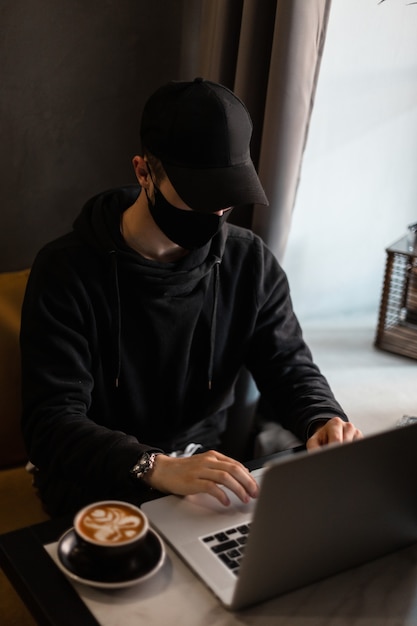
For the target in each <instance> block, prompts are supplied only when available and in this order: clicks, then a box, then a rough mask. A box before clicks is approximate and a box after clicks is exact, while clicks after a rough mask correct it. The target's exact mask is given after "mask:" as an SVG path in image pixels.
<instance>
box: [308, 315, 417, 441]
mask: <svg viewBox="0 0 417 626" xmlns="http://www.w3.org/2000/svg"><path fill="white" fill-rule="evenodd" d="M376 328H377V316H376V315H375V316H371V315H364V316H350V317H342V318H339V319H337V320H334V319H329V320H321V321H320V322H310V323H308V322H305V323H304V324H303V329H304V336H305V338H306V340H307V343H308V344H309V346H310V348H311V350H312V352H313V356H314V359H315V361H316V362H317V363H318V365H319V366H320V368H321V370H322V372H323V374H324V375H325V376H326V377H327V379H328V381H329V383H330V385H331V387H332V389H333V391H334V393H335V395H336V397H337V399H338V400H339V402H340V403H341V405H342V406H343V408H344V410H345V411H346V413H347V414H348V416H349V418H350V420H351V421H352V422H354V423H355V425H356V426H357V427H358V428H360V429H361V430H362V431H363V433H364V434H370V433H372V432H377V431H380V430H385V429H387V428H390V427H392V426H394V425H395V424H396V422H397V421H398V420H399V419H400V418H402V417H403V416H404V415H409V416H417V360H414V359H410V358H407V357H402V356H399V355H396V354H391V353H389V352H384V351H381V350H379V349H377V348H375V347H374V339H375V332H376ZM416 332H417V329H416Z"/></svg>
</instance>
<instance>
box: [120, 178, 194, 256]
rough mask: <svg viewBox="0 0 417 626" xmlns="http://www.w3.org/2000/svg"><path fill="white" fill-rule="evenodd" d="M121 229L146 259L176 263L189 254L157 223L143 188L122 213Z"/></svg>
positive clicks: (128, 242)
mask: <svg viewBox="0 0 417 626" xmlns="http://www.w3.org/2000/svg"><path fill="white" fill-rule="evenodd" d="M120 230H121V233H122V236H123V239H124V240H125V242H126V244H127V245H128V246H129V247H130V248H132V249H133V250H135V252H138V253H139V254H140V255H141V256H143V257H144V258H145V259H149V260H151V261H158V262H159V263H175V261H179V259H182V258H183V257H184V256H186V255H187V254H188V250H185V249H184V248H181V247H180V246H178V245H177V244H175V243H174V242H172V241H171V240H170V239H168V238H167V237H166V236H165V235H164V233H163V232H162V231H161V230H160V229H159V228H158V226H157V225H156V224H155V222H154V220H153V218H152V216H151V214H150V212H149V209H148V203H147V198H146V195H145V193H144V190H143V189H142V191H141V193H140V194H139V196H138V198H137V200H136V202H135V203H134V204H132V205H131V206H130V207H129V208H128V209H126V211H124V212H123V213H122V218H121V221H120Z"/></svg>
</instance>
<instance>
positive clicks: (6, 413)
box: [0, 269, 30, 467]
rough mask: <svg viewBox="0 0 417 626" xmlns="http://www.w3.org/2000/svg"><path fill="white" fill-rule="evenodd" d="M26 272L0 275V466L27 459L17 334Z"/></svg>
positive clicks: (27, 274)
mask: <svg viewBox="0 0 417 626" xmlns="http://www.w3.org/2000/svg"><path fill="white" fill-rule="evenodd" d="M29 272H30V270H29V269H25V270H22V271H19V272H3V273H0V398H1V407H0V467H11V466H13V465H19V464H22V463H25V462H26V460H27V455H26V452H25V447H24V444H23V439H22V435H21V430H20V413H21V398H20V350H19V332H20V316H21V309H22V302H23V296H24V293H25V289H26V283H27V279H28V276H29Z"/></svg>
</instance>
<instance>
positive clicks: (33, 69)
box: [0, 0, 197, 271]
mask: <svg viewBox="0 0 417 626" xmlns="http://www.w3.org/2000/svg"><path fill="white" fill-rule="evenodd" d="M193 7H194V8H196V7H197V3H195V2H193V1H191V2H190V1H189V0H188V2H187V0H183V1H181V0H152V1H151V2H150V1H149V0H38V1H37V2H33V1H32V0H2V3H1V7H0V23H1V36H0V67H1V91H0V107H1V108H0V129H1V146H2V150H1V155H0V181H1V182H0V184H1V187H0V189H1V198H2V202H1V209H0V271H10V270H17V269H21V268H24V267H26V266H29V265H30V264H31V263H32V261H33V258H34V256H35V254H36V252H37V251H38V249H39V248H40V247H41V246H42V245H43V244H44V243H46V242H47V241H49V240H50V239H52V238H54V237H56V236H58V235H60V234H62V233H64V232H66V231H67V230H68V229H69V228H70V226H71V223H72V221H73V219H74V218H75V216H76V215H77V214H78V212H79V210H80V208H81V205H82V204H83V203H84V202H85V201H86V200H87V199H88V198H89V197H91V196H92V195H94V194H95V193H98V192H100V191H102V190H104V189H107V188H110V187H113V186H117V185H122V184H126V183H131V182H135V181H134V178H133V175H132V170H131V157H132V156H133V155H134V154H136V153H137V152H139V150H140V145H139V134H138V129H139V120H140V114H141V110H142V107H143V104H144V101H145V100H146V98H147V97H148V95H149V94H150V93H151V92H152V91H154V89H156V88H157V87H158V86H159V85H160V84H162V83H164V82H166V81H168V80H171V79H179V78H180V79H181V78H189V77H191V76H190V74H192V73H193V69H194V65H193V58H190V56H189V54H185V53H184V50H192V46H190V45H187V37H188V36H189V33H190V32H194V31H195V28H194V26H195V24H194V26H193V24H192V19H191V17H192V16H191V17H190V11H192V10H193ZM196 15H197V14H196ZM184 72H185V73H186V74H188V75H187V76H185V75H184Z"/></svg>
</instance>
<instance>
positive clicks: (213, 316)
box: [208, 261, 220, 391]
mask: <svg viewBox="0 0 417 626" xmlns="http://www.w3.org/2000/svg"><path fill="white" fill-rule="evenodd" d="M219 286H220V261H217V262H216V264H215V266H214V281H213V308H212V310H211V325H210V354H209V362H208V389H209V391H211V388H212V384H213V362H214V348H215V345H216V324H217V302H218V299H219Z"/></svg>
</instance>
